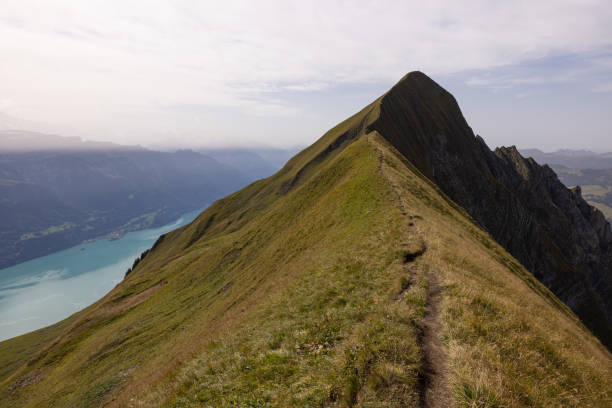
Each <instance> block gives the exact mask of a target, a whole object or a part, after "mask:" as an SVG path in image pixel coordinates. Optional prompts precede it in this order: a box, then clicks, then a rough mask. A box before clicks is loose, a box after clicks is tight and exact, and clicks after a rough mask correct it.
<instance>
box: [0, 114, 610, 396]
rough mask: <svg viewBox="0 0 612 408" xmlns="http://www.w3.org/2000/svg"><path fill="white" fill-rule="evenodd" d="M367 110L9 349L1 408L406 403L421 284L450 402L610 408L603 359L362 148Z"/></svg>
mask: <svg viewBox="0 0 612 408" xmlns="http://www.w3.org/2000/svg"><path fill="white" fill-rule="evenodd" d="M376 109H377V107H376V104H373V105H371V106H369V107H368V108H366V109H364V110H363V111H362V112H360V113H359V114H357V115H355V116H354V117H353V118H350V119H349V120H347V121H346V122H344V123H342V124H340V125H339V126H338V127H336V128H334V129H332V130H331V131H330V132H328V134H326V135H325V136H324V137H323V138H322V139H320V140H319V142H317V143H316V144H315V145H313V146H311V147H310V148H309V149H307V150H305V151H304V152H302V153H301V154H300V155H298V156H296V157H295V158H294V159H292V160H291V161H290V162H289V163H288V164H287V166H286V167H285V168H284V169H283V170H282V171H281V172H279V173H278V174H277V175H275V176H273V177H271V178H269V179H267V180H263V181H260V182H257V183H254V184H252V185H250V186H249V187H247V188H245V189H243V190H241V191H240V192H237V193H235V194H232V195H230V196H228V197H226V198H224V199H222V200H219V201H218V202H216V203H215V204H214V205H213V206H211V207H210V208H209V209H208V210H206V211H205V212H204V213H203V214H202V215H201V216H200V217H198V219H196V220H195V221H194V222H193V223H192V224H190V225H189V226H186V227H184V228H181V229H179V230H177V231H174V232H172V233H169V234H167V235H166V236H165V237H164V239H163V241H161V242H160V243H159V245H158V246H157V247H156V249H155V250H153V251H152V252H150V253H149V255H147V256H146V257H145V258H144V260H143V261H141V262H140V263H139V264H138V266H137V268H136V269H135V270H134V272H133V273H132V274H130V275H129V276H128V278H127V279H126V280H125V281H124V282H122V283H121V284H119V285H118V286H117V287H116V288H115V289H114V290H113V291H111V292H110V293H109V294H108V295H107V296H106V297H105V298H103V299H102V300H100V301H99V302H97V303H96V304H94V305H93V306H92V307H90V308H88V309H86V310H85V311H83V312H81V313H80V314H79V315H77V316H75V317H73V318H71V320H69V321H66V322H63V323H60V325H57V326H52V328H50V329H48V331H47V332H45V333H46V334H45V335H44V336H43V335H42V332H34V333H31V334H28V335H25V336H22V337H20V338H18V339H16V340H12V343H11V344H12V345H14V344H16V343H15V341H17V343H20V344H21V346H22V350H21V351H20V353H18V356H19V358H20V360H15V361H19V362H21V361H23V360H24V359H26V358H27V359H29V362H28V363H27V364H25V365H22V366H21V367H20V368H19V369H16V367H15V365H16V364H13V366H10V367H9V369H7V370H6V371H5V373H6V374H5V379H4V381H3V382H2V384H1V385H0V406H33V407H35V406H41V407H42V406H45V407H47V406H50V407H54V406H56V407H82V406H99V405H108V406H228V407H230V406H231V407H234V406H245V407H247V406H249V407H252V406H405V405H408V406H410V405H417V404H418V403H419V401H420V399H421V394H422V387H423V380H422V378H423V358H424V356H423V347H422V346H423V345H422V344H421V342H422V338H421V335H420V325H421V321H422V319H423V318H424V316H425V314H426V308H427V303H428V302H429V301H431V300H430V299H429V298H428V296H427V291H428V287H429V286H430V285H431V282H432V278H435V279H433V280H435V281H437V282H439V284H440V286H441V288H442V297H441V301H440V302H441V303H440V323H441V327H442V330H441V332H440V333H439V337H440V338H441V339H442V342H443V344H444V346H445V351H446V355H447V364H448V371H449V373H448V384H447V386H448V387H449V389H450V391H451V394H452V396H453V398H454V400H455V403H456V405H457V406H465V407H474V406H482V407H496V406H497V407H503V406H526V407H527V406H547V407H548V406H564V407H567V406H576V407H588V406H594V407H596V406H600V407H606V406H609V403H610V401H611V400H610V398H612V395H611V393H610V390H611V389H612V383H611V381H610V378H612V363H611V362H612V360H611V357H610V354H609V353H608V352H607V351H605V349H603V347H602V346H601V345H600V344H599V342H598V341H597V340H596V339H595V338H594V337H593V336H592V335H591V334H590V333H589V332H588V331H587V330H586V329H584V327H583V326H582V325H581V324H580V322H579V321H578V320H577V319H576V318H575V316H574V315H573V314H572V313H571V312H570V311H569V309H567V308H566V307H565V306H564V305H563V304H562V303H561V302H559V301H558V300H557V299H556V298H555V297H554V296H553V295H552V294H551V293H550V292H549V291H548V290H547V289H546V288H544V287H543V286H542V285H541V284H539V283H538V282H537V281H536V280H535V279H534V278H533V277H532V275H531V274H529V273H528V272H527V271H526V270H524V269H523V268H522V267H521V266H520V265H519V264H518V263H517V262H516V261H515V260H514V259H513V258H512V257H511V256H510V255H508V254H507V253H506V252H505V251H504V250H503V249H502V248H501V247H500V246H499V245H497V244H496V243H495V242H494V241H493V240H492V239H491V238H490V237H489V236H488V235H487V234H486V233H485V232H483V231H482V230H481V229H479V228H478V227H477V226H476V225H475V224H474V223H473V222H472V221H471V219H470V218H469V217H468V216H467V215H466V213H465V211H463V210H462V209H461V208H459V207H458V206H456V205H455V204H454V203H453V202H452V201H450V200H449V199H448V198H447V197H445V196H444V195H443V194H442V193H441V192H440V191H439V189H438V188H437V187H436V186H435V185H433V184H432V183H431V182H430V181H429V180H428V179H426V178H424V177H422V175H420V174H419V173H418V171H416V170H415V169H414V167H413V166H411V165H410V163H408V162H406V161H405V160H404V159H403V158H402V157H401V156H400V155H399V153H398V152H397V151H396V150H395V149H394V148H393V147H391V146H390V145H388V144H387V143H386V142H385V141H384V140H383V139H382V138H381V137H380V136H378V135H377V134H376V133H370V134H367V135H366V134H365V131H366V130H365V129H366V128H367V126H365V125H367V123H368V122H370V121H371V120H372V118H373V117H375V116H376ZM330 146H331V147H330ZM425 249H426V251H425ZM411 254H412V255H411ZM407 255H410V256H407ZM62 325H63V326H62ZM51 337H55V339H54V340H53V341H50V340H49V339H50V338H51ZM47 341H49V342H50V343H49V345H48V346H47V347H45V348H44V349H43V350H41V351H37V352H35V351H34V350H33V349H36V350H40V344H43V343H46V342H47ZM7 344H9V343H7V342H4V343H0V353H3V354H0V363H3V362H4V361H9V359H7V355H8V354H10V353H11V351H10V350H11V349H9V347H8V346H7ZM29 345H31V346H29ZM11 347H13V346H11ZM12 350H14V348H12ZM9 371H11V373H9Z"/></svg>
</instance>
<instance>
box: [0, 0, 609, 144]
mask: <svg viewBox="0 0 612 408" xmlns="http://www.w3.org/2000/svg"><path fill="white" fill-rule="evenodd" d="M611 20H612V8H611V7H609V3H608V2H607V1H595V0H592V1H588V2H584V1H554V2H552V1H551V2H533V1H517V2H497V1H496V2H492V1H484V0H478V1H469V2H448V1H431V2H427V4H426V5H424V4H422V3H419V2H406V1H385V2H372V1H362V2H359V3H358V4H357V3H356V2H353V1H350V2H349V1H325V2H323V1H321V2H304V1H264V0H260V1H256V2H253V1H233V0H225V1H223V3H222V4H221V5H220V4H219V3H218V2H204V1H195V0H194V1H185V0H183V1H160V0H150V1H118V0H116V1H109V0H106V1H101V0H88V1H87V2H81V1H76V0H75V1H54V2H34V1H29V0H5V1H4V2H3V6H2V8H1V9H0V48H1V49H2V50H3V52H2V55H0V73H1V74H2V78H3V81H2V83H1V84H0V99H6V100H11V101H13V102H14V103H15V105H16V106H19V108H20V111H19V112H20V115H21V116H22V117H24V118H27V119H30V120H34V121H39V122H44V123H51V124H56V125H58V126H60V127H62V129H63V130H65V131H66V132H71V131H72V132H82V131H84V130H87V129H88V130H89V132H90V133H93V134H94V135H101V136H104V137H112V136H108V135H110V134H111V133H112V132H110V133H109V132H108V129H109V127H114V128H118V127H120V128H121V129H122V131H121V133H122V135H124V138H126V139H128V140H127V141H129V142H133V143H142V142H143V141H144V143H146V142H147V141H150V140H151V137H152V136H151V135H152V134H153V133H155V132H156V131H158V130H159V128H171V129H174V131H177V132H179V133H180V132H182V131H184V132H189V131H191V132H193V131H195V130H197V129H196V128H195V127H194V126H195V125H193V124H191V125H190V124H186V123H182V122H181V120H182V116H180V115H178V116H174V117H173V116H172V115H171V114H169V113H168V112H166V111H165V109H164V106H168V105H183V106H189V105H191V106H225V107H232V108H236V109H240V110H241V112H243V113H245V114H253V115H261V114H265V115H272V116H274V115H281V116H287V115H294V116H296V117H297V116H299V115H301V114H302V111H301V110H300V109H297V108H295V107H293V106H290V104H288V103H287V102H286V100H283V99H279V97H278V94H279V93H283V92H306V91H310V92H314V91H320V90H323V89H328V88H330V87H333V86H337V85H338V84H356V83H357V84H358V83H368V82H372V81H394V80H397V79H399V78H400V77H401V76H402V75H403V74H405V73H406V72H408V71H411V70H415V69H420V70H423V71H426V72H427V73H429V74H432V75H446V74H453V73H457V72H463V71H469V70H476V69H478V70H483V69H485V70H486V69H496V68H498V67H504V66H512V65H519V64H522V63H524V62H525V61H530V60H534V59H541V58H548V57H552V56H557V55H581V54H584V53H593V52H595V51H596V50H598V49H601V48H605V47H608V46H610V45H611V44H612V25H610V24H609V21H611ZM609 62H610V61H609V60H602V61H600V63H601V64H608V63H609ZM534 78H535V79H537V77H527V78H524V79H521V78H508V79H504V78H501V80H499V79H498V80H495V78H489V79H486V78H485V79H482V78H476V77H475V78H473V80H472V83H473V84H481V85H486V81H490V82H497V83H501V85H502V86H503V85H504V84H506V85H507V86H510V85H512V83H513V82H516V81H530V80H534ZM479 81H480V82H479ZM238 84H240V85H238ZM281 101H282V102H281ZM190 123H191V122H190ZM245 130H246V129H245ZM115 131H116V130H115ZM235 131H236V132H238V131H240V129H239V128H237V129H236V130H235ZM161 133H163V132H161ZM160 137H162V136H160ZM278 137H281V135H279V136H278ZM117 141H123V140H117Z"/></svg>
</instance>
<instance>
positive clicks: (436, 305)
mask: <svg viewBox="0 0 612 408" xmlns="http://www.w3.org/2000/svg"><path fill="white" fill-rule="evenodd" d="M376 150H377V154H378V157H379V160H380V162H379V170H380V172H381V173H382V175H383V176H384V177H385V179H386V180H387V181H388V182H389V185H390V186H391V189H392V191H393V193H394V194H395V196H396V198H397V202H398V206H399V209H400V211H401V213H402V215H403V216H405V217H408V218H409V223H408V225H409V227H410V228H411V229H412V230H413V231H411V233H413V234H417V235H420V231H419V229H418V228H416V226H415V224H414V221H415V217H414V216H413V215H410V214H409V211H408V210H407V208H406V206H405V205H404V202H403V200H402V196H401V189H400V187H399V185H398V183H397V182H396V181H395V180H394V178H393V175H392V174H390V172H389V171H388V169H386V168H385V167H386V166H385V163H384V158H383V152H382V151H381V150H380V149H379V148H378V147H376ZM417 218H420V217H417ZM419 238H420V239H421V240H422V237H419ZM422 242H424V241H422ZM426 250H427V248H426V245H425V244H424V243H423V246H422V249H420V250H417V251H415V252H414V253H409V254H408V255H407V256H406V257H405V259H404V264H405V265H406V268H408V270H409V272H410V275H411V281H412V282H414V281H415V280H416V279H417V277H418V276H422V277H424V278H425V279H426V280H427V295H426V306H425V314H424V316H423V319H422V320H421V321H420V322H419V323H418V324H417V333H418V343H419V344H418V345H419V348H420V350H421V353H422V360H421V366H422V371H421V374H420V378H419V394H420V406H421V407H423V408H449V407H453V406H454V405H455V404H454V403H453V399H452V397H451V392H450V386H449V380H448V376H449V374H448V372H449V370H448V362H447V354H446V350H445V347H444V345H443V344H442V341H441V340H440V335H441V333H442V325H441V324H440V302H441V298H442V288H441V286H440V283H439V281H438V276H437V274H436V272H435V271H431V270H427V271H424V270H421V268H419V267H418V266H417V265H416V264H415V261H416V259H417V258H419V257H421V256H422V255H423V254H424V253H425V251H426Z"/></svg>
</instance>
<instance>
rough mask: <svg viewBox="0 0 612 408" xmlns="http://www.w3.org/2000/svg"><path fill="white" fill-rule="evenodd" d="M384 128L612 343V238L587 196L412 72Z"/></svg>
mask: <svg viewBox="0 0 612 408" xmlns="http://www.w3.org/2000/svg"><path fill="white" fill-rule="evenodd" d="M380 109H381V114H380V117H379V118H378V119H377V120H376V122H375V123H374V124H373V125H372V126H371V129H375V130H377V131H378V132H379V133H380V134H381V135H382V136H383V137H384V138H385V139H387V140H388V141H389V142H390V143H391V144H392V145H394V146H395V147H396V148H397V149H398V150H399V151H400V152H401V153H402V154H403V155H404V156H405V157H406V158H407V159H408V160H410V162H411V163H413V164H414V165H415V166H416V167H417V168H418V169H419V170H420V171H421V172H422V173H423V174H425V175H426V176H427V177H428V178H430V179H431V180H432V181H434V182H435V183H436V184H437V185H438V186H440V188H442V190H443V191H444V192H445V193H446V194H447V195H448V196H449V197H450V198H452V199H453V200H454V201H455V202H456V203H458V204H459V205H461V206H462V207H464V208H465V209H466V210H467V211H468V213H469V214H470V215H471V216H472V217H473V218H474V219H475V220H476V221H477V222H478V223H479V224H480V225H481V226H482V227H483V228H484V229H485V230H487V231H488V232H489V233H490V234H491V235H492V236H493V238H494V239H495V240H496V241H497V242H499V243H500V244H501V245H502V246H503V247H504V248H506V249H507V250H508V251H509V252H510V253H511V254H512V255H513V256H514V257H516V258H517V259H518V260H519V261H520V262H521V263H522V264H523V265H524V266H525V267H526V268H527V269H528V270H529V271H530V272H532V273H533V274H534V276H536V277H537V278H538V280H540V281H541V282H542V283H544V285H546V286H547V287H548V288H550V289H551V290H552V291H553V293H555V295H557V296H558V297H559V298H560V299H561V300H563V301H564V302H565V303H566V304H567V305H568V306H570V307H571V308H572V310H574V312H575V313H576V314H577V315H578V316H580V318H581V319H582V320H583V321H584V322H585V323H586V325H587V326H589V328H591V330H593V332H594V333H596V334H597V335H598V336H599V337H600V339H601V340H602V341H603V342H604V343H605V344H607V345H608V347H611V346H612V232H611V230H610V225H609V224H608V222H607V221H606V220H605V217H604V216H603V214H602V213H601V212H600V211H598V210H596V209H595V208H593V207H591V206H590V205H589V204H588V203H587V202H586V201H584V200H583V199H582V197H581V195H580V190H568V189H567V188H566V187H565V186H564V185H563V184H562V183H561V182H560V181H559V180H558V179H557V176H556V175H555V173H554V172H553V171H552V170H551V169H550V168H549V167H548V166H546V165H545V166H540V165H538V164H537V163H536V162H535V161H534V160H530V159H524V158H523V157H522V156H521V155H520V154H519V153H518V151H517V150H516V148H515V147H510V148H498V149H496V150H495V151H494V152H491V151H490V150H489V148H488V147H487V146H486V144H485V142H484V140H482V138H480V137H478V136H474V134H473V132H472V130H471V128H470V127H469V126H468V124H467V122H466V121H465V119H464V118H463V115H462V114H461V111H460V109H459V106H458V105H457V103H456V101H455V98H454V97H453V96H452V95H451V94H450V93H448V92H447V91H445V90H444V89H443V88H441V87H440V86H439V85H438V84H436V83H435V82H433V81H432V80H431V79H430V78H428V77H427V76H426V75H424V74H422V73H411V74H409V75H407V76H406V77H405V78H404V79H403V80H402V81H400V82H399V83H398V84H397V85H396V86H395V87H393V88H392V89H391V90H390V91H389V92H388V93H387V94H386V95H385V96H383V97H382V100H381V108H380Z"/></svg>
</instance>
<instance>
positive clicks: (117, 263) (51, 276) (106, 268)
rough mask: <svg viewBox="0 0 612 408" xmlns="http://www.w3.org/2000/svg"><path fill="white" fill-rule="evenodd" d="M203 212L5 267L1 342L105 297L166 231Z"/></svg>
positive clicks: (0, 277) (0, 283)
mask: <svg viewBox="0 0 612 408" xmlns="http://www.w3.org/2000/svg"><path fill="white" fill-rule="evenodd" d="M201 211H202V210H196V211H192V212H189V213H186V214H183V215H182V216H181V217H180V218H179V219H177V220H176V221H174V222H172V223H170V224H167V225H164V226H162V227H159V228H151V229H146V230H141V231H134V232H129V233H127V234H125V235H124V236H123V237H121V238H119V239H117V240H114V241H109V240H98V241H94V242H90V243H87V244H81V245H77V246H75V247H72V248H69V249H65V250H63V251H59V252H55V253H53V254H50V255H47V256H43V257H40V258H36V259H32V260H30V261H27V262H23V263H20V264H18V265H14V266H11V267H10V268H5V269H2V270H0V341H1V340H5V339H8V338H11V337H15V336H18V335H20V334H23V333H27V332H30V331H32V330H36V329H40V328H42V327H45V326H48V325H50V324H53V323H56V322H58V321H60V320H62V319H64V318H66V317H68V316H70V315H71V314H73V313H75V312H77V311H79V310H81V309H82V308H84V307H86V306H89V305H90V304H92V303H93V302H95V301H96V300H98V299H100V298H101V297H102V296H104V295H105V294H106V293H108V291H110V290H111V289H112V288H113V287H115V285H117V284H118V283H119V282H121V280H122V279H123V276H124V275H125V272H126V271H127V269H128V268H129V267H130V266H132V263H133V262H134V259H136V257H138V256H139V255H140V254H141V253H142V252H143V251H144V250H146V249H147V248H150V247H151V246H152V245H153V243H154V242H155V241H156V240H157V238H158V237H159V236H160V235H161V234H164V233H166V232H168V231H171V230H173V229H176V228H178V227H180V226H182V225H185V224H187V223H189V222H191V221H192V220H193V219H194V218H195V217H197V215H198V214H199V213H200V212H201Z"/></svg>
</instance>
